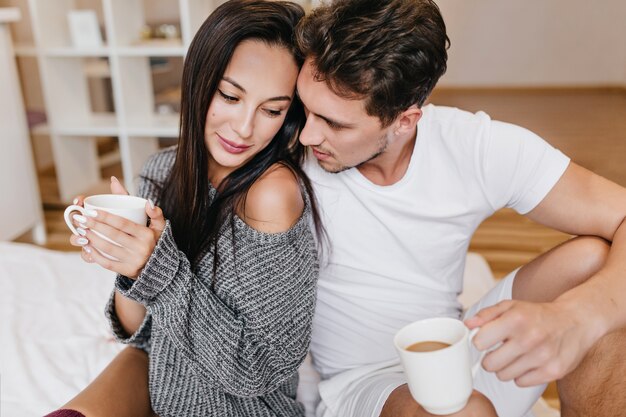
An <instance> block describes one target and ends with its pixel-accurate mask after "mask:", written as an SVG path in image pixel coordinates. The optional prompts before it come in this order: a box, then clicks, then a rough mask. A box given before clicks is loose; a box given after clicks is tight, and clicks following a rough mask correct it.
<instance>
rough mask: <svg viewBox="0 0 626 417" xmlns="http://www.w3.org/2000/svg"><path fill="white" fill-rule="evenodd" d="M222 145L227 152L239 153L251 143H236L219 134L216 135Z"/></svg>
mask: <svg viewBox="0 0 626 417" xmlns="http://www.w3.org/2000/svg"><path fill="white" fill-rule="evenodd" d="M217 138H218V139H219V141H220V144H221V145H222V147H223V148H224V149H225V150H226V151H227V152H229V153H241V152H244V151H245V150H247V149H249V148H250V147H251V146H252V145H238V144H237V143H235V142H231V141H230V140H228V139H224V138H223V137H221V136H220V135H217Z"/></svg>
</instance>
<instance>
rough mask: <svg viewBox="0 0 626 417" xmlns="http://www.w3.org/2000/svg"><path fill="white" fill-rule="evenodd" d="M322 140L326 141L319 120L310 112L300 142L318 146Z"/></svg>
mask: <svg viewBox="0 0 626 417" xmlns="http://www.w3.org/2000/svg"><path fill="white" fill-rule="evenodd" d="M322 142H324V136H323V135H322V130H321V129H320V126H319V120H316V118H315V116H314V115H312V114H311V113H309V114H308V115H307V118H306V123H305V124H304V127H303V128H302V131H301V132H300V143H302V144H303V145H304V146H317V145H319V144H321V143H322Z"/></svg>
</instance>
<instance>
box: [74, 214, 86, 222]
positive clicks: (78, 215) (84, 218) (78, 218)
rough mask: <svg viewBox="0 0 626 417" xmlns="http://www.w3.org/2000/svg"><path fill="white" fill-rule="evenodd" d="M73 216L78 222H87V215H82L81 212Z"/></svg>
mask: <svg viewBox="0 0 626 417" xmlns="http://www.w3.org/2000/svg"><path fill="white" fill-rule="evenodd" d="M72 218H73V219H74V220H76V221H77V222H78V223H87V218H86V217H85V216H81V215H80V214H75V215H73V216H72Z"/></svg>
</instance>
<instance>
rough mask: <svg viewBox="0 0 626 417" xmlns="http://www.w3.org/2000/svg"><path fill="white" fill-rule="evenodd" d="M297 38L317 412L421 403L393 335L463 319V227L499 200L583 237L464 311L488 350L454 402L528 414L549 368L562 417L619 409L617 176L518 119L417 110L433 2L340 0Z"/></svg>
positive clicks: (439, 56)
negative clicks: (315, 274) (465, 397)
mask: <svg viewBox="0 0 626 417" xmlns="http://www.w3.org/2000/svg"><path fill="white" fill-rule="evenodd" d="M297 41H298V45H299V47H300V49H301V51H302V53H303V55H304V56H305V58H306V60H305V63H304V66H303V68H302V71H301V73H300V76H299V78H298V85H297V88H298V94H299V96H300V98H301V99H302V101H303V103H304V105H305V107H306V110H307V123H306V126H305V127H304V129H303V131H302V133H301V137H300V140H301V142H302V143H303V144H305V145H308V146H310V147H311V148H312V153H313V155H314V156H315V159H316V160H317V161H316V162H315V161H309V162H311V163H310V164H309V166H308V167H307V171H308V173H309V175H310V176H311V179H312V181H313V182H314V185H315V187H316V193H317V198H318V199H319V201H320V205H321V208H322V211H323V212H324V218H323V220H324V223H325V226H326V228H327V232H328V235H329V241H330V242H331V245H330V249H329V251H328V252H329V254H330V256H329V257H328V258H327V259H324V260H323V261H322V271H321V275H320V280H319V290H318V305H317V312H316V317H315V320H314V330H313V340H312V346H311V350H312V354H313V360H314V363H315V365H316V368H317V369H318V371H319V372H320V374H321V376H322V382H321V383H320V394H321V397H322V403H321V404H320V407H319V409H318V415H319V416H321V415H323V416H324V417H331V416H335V417H370V416H372V417H378V416H379V415H380V416H382V417H387V416H395V417H397V416H428V415H429V414H428V413H427V412H425V411H424V410H423V409H421V408H420V407H419V406H418V405H417V404H416V403H415V402H414V401H413V400H412V399H411V397H410V394H409V392H408V389H407V387H406V377H405V376H404V374H403V373H402V370H401V369H400V368H399V366H398V359H397V356H396V353H395V351H394V347H393V343H392V337H393V334H394V333H395V332H396V331H397V330H398V329H399V328H401V327H402V326H404V325H405V324H407V323H409V322H412V321H415V320H418V319H422V318H426V317H438V316H450V317H461V309H460V305H459V303H458V301H457V295H458V294H459V293H460V292H461V290H462V288H461V287H462V273H463V266H464V265H463V264H464V260H465V253H466V251H467V248H468V245H469V242H470V238H471V236H472V234H473V232H474V231H475V229H476V228H477V227H478V225H479V224H480V223H481V222H482V221H483V220H484V219H485V218H486V217H488V216H489V215H491V214H492V213H493V212H494V211H496V210H498V209H500V208H502V207H512V208H514V209H515V210H517V211H518V212H519V213H522V214H525V215H526V216H528V217H529V218H531V219H532V220H534V221H537V222H539V223H541V224H544V225H547V226H550V227H553V228H555V229H558V230H561V231H565V232H568V233H571V234H575V235H579V236H584V237H579V238H576V239H573V240H571V241H570V242H567V243H566V244H563V245H561V246H559V247H557V248H555V249H553V250H551V251H550V252H548V253H546V254H544V255H542V256H541V257H539V258H538V259H536V260H534V261H533V262H531V263H530V264H528V265H526V266H524V267H523V268H521V269H520V270H518V271H514V272H512V273H511V274H510V275H509V276H507V277H506V278H505V279H503V280H502V281H501V282H500V283H499V284H498V286H497V287H496V288H495V289H494V290H492V291H491V292H490V293H489V294H487V295H486V296H485V297H483V299H482V300H481V301H480V302H479V303H478V304H477V305H475V306H474V307H473V308H471V309H470V311H468V312H467V313H466V315H465V316H464V318H465V319H466V324H467V325H468V327H470V328H475V327H478V326H480V327H481V329H480V330H479V332H478V334H477V336H476V337H475V339H474V344H475V347H476V348H477V350H476V352H474V355H475V357H478V355H479V351H482V350H486V349H491V348H494V347H495V349H494V350H492V351H491V352H490V353H488V354H487V355H486V357H485V359H484V360H483V362H482V364H483V369H482V370H481V372H479V374H478V376H477V377H476V379H475V381H474V382H475V389H476V390H475V393H474V395H473V396H472V397H471V399H470V401H469V403H468V405H467V406H466V407H465V409H464V410H462V411H461V412H459V413H457V414H455V415H458V416H467V415H475V416H492V415H495V413H496V412H497V414H498V415H500V416H504V417H517V416H523V415H525V413H527V412H528V410H529V409H530V408H531V406H532V405H533V404H534V402H535V401H536V400H537V399H538V397H539V396H540V395H541V393H542V391H543V390H544V388H545V385H544V384H545V383H547V382H549V381H551V380H554V379H561V380H560V381H559V388H560V393H561V399H562V407H563V415H564V416H594V417H596V416H620V415H621V416H624V415H626V414H625V413H626V412H625V411H624V409H626V404H625V403H626V399H625V398H624V397H625V396H624V394H623V393H624V392H625V390H626V387H625V385H626V383H625V381H623V375H625V374H626V367H625V365H624V361H623V358H624V354H623V353H622V352H623V351H624V346H626V344H625V340H626V337H625V332H624V331H623V330H621V329H623V328H624V327H625V325H626V300H625V298H626V277H625V276H624V275H625V274H626V225H624V219H625V218H626V190H624V189H623V188H621V187H619V186H618V185H616V184H613V183H611V182H609V181H608V180H605V179H603V178H601V177H599V176H597V175H595V174H593V173H591V172H589V171H587V170H585V169H583V168H581V167H580V166H578V165H576V164H574V163H572V162H570V160H569V159H568V158H567V157H566V156H565V155H563V154H562V153H561V152H559V151H558V150H556V149H554V148H552V147H551V146H549V145H548V144H547V143H546V142H545V141H543V140H542V139H541V138H539V137H537V136H536V135H534V134H533V133H531V132H529V131H527V130H525V129H523V128H521V127H517V126H514V125H510V124H506V123H501V122H496V121H492V120H491V119H490V118H489V116H487V115H486V114H484V113H482V112H479V113H477V114H470V113H467V112H463V111H461V110H458V109H451V108H442V107H437V106H432V105H428V106H423V105H424V102H425V100H426V99H427V97H428V95H429V94H430V92H431V91H432V89H433V88H434V86H435V84H436V83H437V80H438V79H439V77H440V76H441V75H442V74H443V73H444V72H445V70H446V60H447V53H446V49H447V46H448V42H449V41H448V38H447V35H446V30H445V25H444V22H443V19H442V17H441V15H440V12H439V9H438V8H437V6H436V5H435V4H434V3H433V2H432V0H343V1H342V0H338V1H335V2H333V3H331V4H329V5H327V6H323V7H320V8H318V9H316V10H315V11H314V12H313V13H312V14H310V15H309V16H307V17H306V18H305V19H304V20H303V21H302V22H301V24H300V27H299V31H298V35H297ZM607 242H612V243H611V244H610V245H609V244H608V243H607ZM620 358H621V359H620ZM579 365H580V366H579ZM577 366H578V369H577V370H576V371H575V372H573V373H572V371H573V370H574V369H576V368H577ZM611 371H613V372H612V373H611Z"/></svg>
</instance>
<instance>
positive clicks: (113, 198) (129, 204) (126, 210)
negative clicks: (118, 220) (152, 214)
mask: <svg viewBox="0 0 626 417" xmlns="http://www.w3.org/2000/svg"><path fill="white" fill-rule="evenodd" d="M146 202H147V200H146V199H144V198H141V197H134V196H131V195H117V194H99V195H92V196H91V197H87V198H85V201H84V205H85V207H81V206H77V205H71V206H69V207H67V208H66V209H65V213H64V214H63V217H64V218H65V223H67V227H69V228H70V230H71V231H72V233H74V234H75V235H77V236H79V233H78V231H77V230H76V228H75V227H74V225H73V224H72V218H71V215H72V213H73V212H76V211H78V212H80V213H81V214H82V215H83V216H84V215H85V211H86V210H103V211H106V212H109V213H111V214H115V215H116V216H120V217H124V218H125V219H128V220H130V221H133V222H135V223H137V224H140V225H142V226H145V225H146V223H147V221H148V215H147V214H146ZM93 232H94V233H95V234H97V235H98V236H100V237H101V238H103V239H105V240H107V241H109V242H111V243H113V244H114V245H117V246H121V245H120V244H119V243H117V242H114V241H113V240H111V239H109V238H108V237H106V236H104V235H103V234H102V233H98V232H97V231H95V230H94V231H93ZM100 253H102V255H103V256H105V257H107V258H109V259H111V260H114V261H117V260H118V259H117V258H115V257H113V256H111V255H109V254H106V253H103V252H100Z"/></svg>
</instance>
